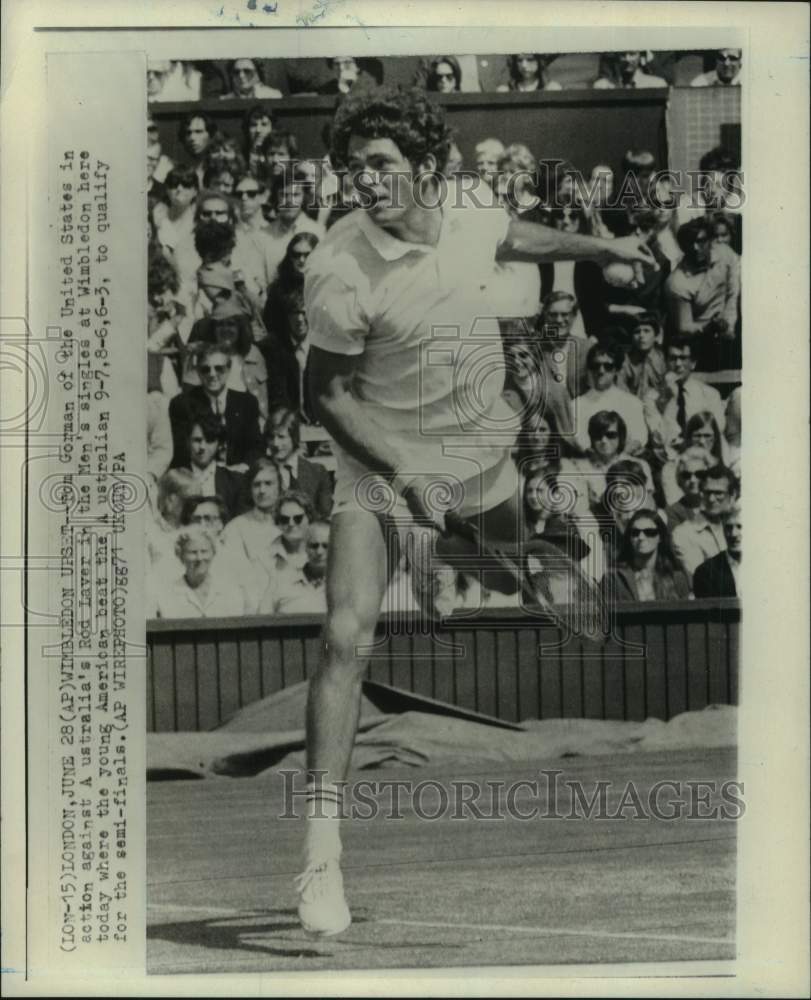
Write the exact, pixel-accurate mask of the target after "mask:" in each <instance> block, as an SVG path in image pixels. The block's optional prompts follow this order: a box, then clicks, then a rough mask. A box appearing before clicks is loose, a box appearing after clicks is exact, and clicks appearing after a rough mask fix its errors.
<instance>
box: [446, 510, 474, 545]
mask: <svg viewBox="0 0 811 1000" xmlns="http://www.w3.org/2000/svg"><path fill="white" fill-rule="evenodd" d="M445 533H446V534H448V535H457V536H458V537H459V538H464V540H465V541H466V542H472V543H473V544H474V545H475V544H476V543H477V542H478V540H479V534H478V531H477V530H476V527H475V525H473V524H471V523H470V521H466V520H465V519H464V518H462V517H460V516H459V515H458V514H457V513H456V512H455V511H452V510H449V511H446V512H445Z"/></svg>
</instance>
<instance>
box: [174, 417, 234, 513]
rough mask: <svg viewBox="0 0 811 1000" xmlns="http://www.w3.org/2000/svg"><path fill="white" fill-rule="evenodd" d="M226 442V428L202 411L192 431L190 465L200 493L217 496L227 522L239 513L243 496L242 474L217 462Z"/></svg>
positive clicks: (196, 490) (193, 479)
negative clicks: (222, 506) (222, 505)
mask: <svg viewBox="0 0 811 1000" xmlns="http://www.w3.org/2000/svg"><path fill="white" fill-rule="evenodd" d="M224 445H225V428H224V427H223V425H222V424H221V423H220V421H219V420H218V419H217V417H216V416H215V415H214V414H213V413H201V414H200V415H199V418H198V419H197V420H196V421H195V422H194V423H193V424H192V425H191V430H190V431H189V441H188V452H189V460H190V461H189V465H188V467H187V468H185V469H184V470H183V471H186V472H188V473H189V474H190V475H191V478H192V485H193V487H194V493H195V494H196V495H197V496H218V497H219V498H220V499H221V500H222V502H223V504H224V507H225V514H224V517H223V521H224V522H226V523H227V522H228V521H230V520H231V518H232V517H234V515H235V514H236V513H237V510H238V509H239V506H240V502H241V498H242V490H243V483H242V476H241V475H240V474H239V473H237V472H232V471H231V469H227V468H226V467H225V466H223V465H219V464H218V463H217V455H218V453H219V452H220V450H221V449H222V448H223V447H224Z"/></svg>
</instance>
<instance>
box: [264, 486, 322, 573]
mask: <svg viewBox="0 0 811 1000" xmlns="http://www.w3.org/2000/svg"><path fill="white" fill-rule="evenodd" d="M273 516H274V518H275V520H276V527H277V528H278V529H279V537H278V538H277V539H276V540H275V541H274V542H273V544H272V545H271V558H272V564H273V572H274V575H276V574H279V573H281V572H286V571H291V572H295V571H299V570H301V569H302V567H303V566H304V563H305V562H306V561H307V547H306V546H305V544H304V539H305V537H306V535H307V528H308V527H309V526H310V524H311V523H312V520H313V505H312V504H311V503H310V498H309V497H308V496H306V495H305V494H304V493H302V492H301V491H300V490H286V491H285V492H284V493H282V495H281V496H280V497H279V499H278V500H277V501H276V506H275V508H274V511H273Z"/></svg>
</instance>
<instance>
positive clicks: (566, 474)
mask: <svg viewBox="0 0 811 1000" xmlns="http://www.w3.org/2000/svg"><path fill="white" fill-rule="evenodd" d="M588 435H589V448H588V450H587V452H586V454H585V455H583V456H582V457H578V458H564V459H563V460H562V461H561V466H560V477H559V479H560V481H561V482H565V483H566V484H567V486H568V487H569V489H570V490H571V491H573V493H574V494H575V495H576V496H577V501H576V503H575V508H574V509H575V511H576V512H577V513H581V514H582V513H586V512H588V511H589V510H590V509H591V508H592V507H594V505H595V504H597V503H599V501H600V499H601V498H602V496H603V495H604V493H605V486H606V473H607V472H608V469H609V468H610V467H611V466H612V465H613V464H614V463H615V462H619V461H621V460H625V459H627V458H629V457H630V456H628V455H627V454H626V452H625V448H626V444H627V439H628V428H627V427H626V425H625V421H624V420H623V419H622V417H621V416H620V415H619V413H616V412H614V411H610V410H599V411H598V412H597V413H595V414H593V415H592V416H591V417H590V418H589V423H588ZM636 463H637V464H638V465H639V466H640V467H641V468H642V469H643V471H644V473H645V481H646V483H647V485H648V488H649V489H650V490H652V489H653V477H652V475H651V470H650V466H649V465H648V463H647V462H645V461H644V460H643V459H641V458H638V457H637V458H636Z"/></svg>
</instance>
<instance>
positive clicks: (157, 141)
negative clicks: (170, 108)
mask: <svg viewBox="0 0 811 1000" xmlns="http://www.w3.org/2000/svg"><path fill="white" fill-rule="evenodd" d="M146 144H147V149H148V150H152V151H155V150H159V151H160V152H159V153H158V162H157V164H156V165H155V169H154V170H153V171H152V177H153V178H154V179H155V180H156V181H157V182H158V183H160V184H163V185H164V186H165V183H166V175H167V174H168V173H169V171H170V170H171V169H172V167H174V165H175V164H174V162H173V161H172V160H171V159H170V158H169V157H168V156H167V155H166V153H165V152H163V143H162V142H161V136H160V129H159V128H158V125H157V123H156V121H155V119H154V118H153V116H152V113H151V112H150V113H148V114H147V116H146ZM147 156H149V153H147Z"/></svg>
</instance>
